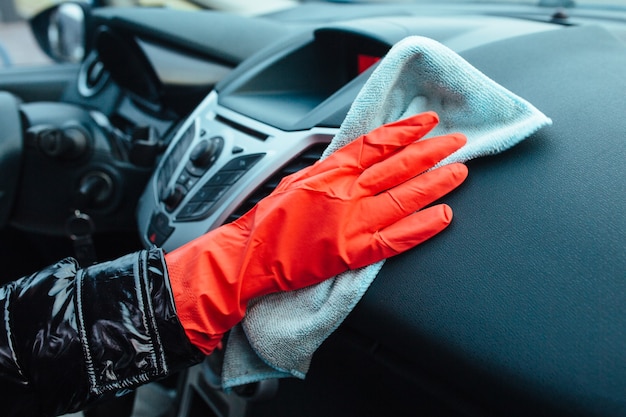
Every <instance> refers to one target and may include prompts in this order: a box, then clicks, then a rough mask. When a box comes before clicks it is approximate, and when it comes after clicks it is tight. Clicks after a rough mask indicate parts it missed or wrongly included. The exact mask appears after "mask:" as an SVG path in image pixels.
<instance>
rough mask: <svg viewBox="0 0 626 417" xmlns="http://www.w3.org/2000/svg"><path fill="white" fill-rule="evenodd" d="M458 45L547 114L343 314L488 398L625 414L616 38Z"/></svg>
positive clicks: (550, 35) (475, 164) (622, 51)
mask: <svg viewBox="0 0 626 417" xmlns="http://www.w3.org/2000/svg"><path fill="white" fill-rule="evenodd" d="M462 55H463V56H464V57H465V58H466V59H467V60H468V61H469V62H470V63H472V64H473V65H475V66H476V67H478V68H479V69H481V70H482V71H483V72H485V73H486V74H487V75H488V76H490V77H491V78H493V79H494V80H495V81H497V82H499V83H501V84H502V85H504V86H506V87H507V88H509V89H510V90H512V91H514V92H516V93H518V94H520V95H522V96H523V97H525V98H526V99H528V100H529V101H530V102H532V103H533V104H535V105H536V106H537V107H538V108H539V109H541V110H542V111H543V112H545V113H546V114H547V115H548V116H549V117H551V118H552V119H553V122H554V125H553V126H552V127H550V128H545V129H543V130H541V131H540V132H538V133H537V134H535V135H533V136H532V137H530V138H529V139H527V140H526V141H524V142H523V143H522V144H520V145H518V146H517V147H515V148H513V149H512V150H509V151H507V152H505V153H504V154H501V155H498V156H494V157H488V158H483V159H480V160H476V161H471V162H470V163H469V168H470V177H469V179H468V181H467V182H466V184H465V185H464V186H463V187H461V189H459V190H458V191H456V192H455V193H453V195H451V196H450V197H449V198H448V199H447V200H448V202H449V204H450V205H451V206H452V207H453V210H454V212H455V216H456V219H455V221H454V222H453V224H452V225H451V227H450V228H449V229H448V230H447V231H445V232H444V233H443V234H442V235H440V236H439V237H437V238H435V239H433V240H431V241H429V242H426V243H425V244H423V245H422V246H420V247H419V248H418V249H417V250H414V251H411V252H409V253H407V254H404V255H401V256H398V257H397V258H394V259H391V260H389V261H388V262H387V263H386V265H385V267H384V268H383V270H382V271H381V273H380V274H379V276H378V277H377V279H376V280H375V282H374V283H373V285H372V287H370V289H369V291H368V293H367V294H366V295H365V297H364V299H363V300H362V302H361V303H360V304H359V305H358V306H357V309H356V310H355V311H354V312H353V314H352V315H351V317H350V318H349V320H348V323H349V325H350V326H351V327H353V328H355V329H358V330H359V331H360V332H362V333H364V334H368V335H370V336H372V337H374V338H376V339H378V340H380V341H382V343H383V344H384V345H386V346H387V347H390V348H391V349H392V350H393V351H395V352H396V353H399V354H400V355H401V356H403V357H405V358H406V359H407V360H408V361H409V362H413V363H415V364H418V366H419V367H420V368H422V369H424V370H427V372H429V373H430V374H431V375H436V378H437V379H440V380H441V381H443V382H442V383H444V384H447V385H451V386H454V387H456V389H458V390H460V392H463V393H465V394H466V395H468V396H473V397H474V399H475V400H477V401H478V402H483V401H484V402H486V403H490V404H491V405H492V406H493V405H494V404H496V408H495V409H496V410H498V407H501V409H500V411H503V410H507V413H511V408H512V407H511V405H512V404H513V405H514V407H513V409H517V410H518V413H519V415H538V414H544V413H545V414H546V415H555V414H564V415H581V416H582V415H585V416H592V415H624V414H626V394H625V393H626V372H625V366H626V349H624V346H625V344H626V321H625V320H626V319H625V317H626V315H624V305H625V303H624V302H625V301H626V250H625V242H626V235H625V231H626V218H625V216H624V211H623V210H624V207H626V177H625V176H624V175H623V169H624V156H625V155H626V141H625V140H624V132H626V121H625V119H624V117H623V116H624V114H623V111H624V91H626V79H625V78H624V77H623V76H622V72H623V68H624V67H625V66H626V47H625V46H624V45H623V44H622V43H621V42H619V41H618V40H617V39H616V38H614V37H613V36H612V35H611V34H609V33H608V32H606V31H604V30H603V29H600V28H597V27H581V28H569V29H566V30H562V31H554V32H545V33H540V34H533V35H528V36H527V37H520V38H515V39H509V40H504V41H501V42H496V43H494V44H491V45H488V46H484V47H479V48H476V49H473V50H470V51H467V52H466V53H463V54H462ZM390 322H393V323H394V326H389V325H388V323H390ZM477 387H480V389H477ZM529 413H530V414H529ZM508 415H511V414H508Z"/></svg>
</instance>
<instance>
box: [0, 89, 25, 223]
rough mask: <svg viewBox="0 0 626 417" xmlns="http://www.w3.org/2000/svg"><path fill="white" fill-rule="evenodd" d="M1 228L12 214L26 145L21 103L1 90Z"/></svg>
mask: <svg viewBox="0 0 626 417" xmlns="http://www.w3.org/2000/svg"><path fill="white" fill-rule="evenodd" d="M0 126H2V131H3V136H2V137H1V138H0V229H3V228H4V227H5V226H6V224H7V222H8V221H9V217H10V214H11V209H12V208H13V203H14V201H15V197H16V194H17V186H18V184H19V178H20V170H21V160H22V151H23V147H24V141H23V134H22V123H21V120H20V113H19V103H18V100H17V99H16V97H15V96H13V95H12V94H10V93H8V92H5V91H0Z"/></svg>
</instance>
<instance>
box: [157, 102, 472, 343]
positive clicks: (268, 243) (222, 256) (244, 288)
mask: <svg viewBox="0 0 626 417" xmlns="http://www.w3.org/2000/svg"><path fill="white" fill-rule="evenodd" d="M437 122H438V118H437V115H436V114H435V113H432V112H429V113H424V114H421V115H417V116H413V117H410V118H408V119H405V120H402V121H398V122H395V123H391V124H388V125H385V126H382V127H380V128H378V129H375V130H374V131H372V132H370V133H368V134H366V135H363V136H361V137H360V138H358V139H357V140H355V141H353V142H351V143H350V144H348V145H346V146H345V147H343V148H341V149H339V150H337V151H336V152H334V153H333V154H331V155H330V156H329V157H328V158H326V159H325V160H323V161H319V162H317V163H316V164H314V165H313V166H310V167H308V168H305V169H303V170H301V171H299V172H297V173H295V174H292V175H290V176H288V177H286V178H285V179H283V181H281V183H280V184H279V185H278V187H277V188H276V190H275V191H274V192H273V193H272V194H271V195H269V196H268V197H266V198H264V199H263V200H262V201H260V202H259V203H258V204H257V205H256V206H255V207H254V208H252V210H250V211H249V212H248V213H246V214H245V215H244V216H242V217H241V218H239V219H238V220H237V221H235V222H233V223H230V224H226V225H224V226H221V227H219V228H217V229H215V230H213V231H211V232H209V233H207V234H205V235H204V236H201V237H199V238H197V239H195V240H193V241H191V242H190V243H188V244H186V245H184V246H182V247H180V248H179V249H176V250H175V251H173V252H171V253H169V254H167V255H166V258H165V259H166V263H167V266H168V270H169V275H170V281H171V285H172V290H173V293H174V300H175V303H176V307H177V314H178V316H179V319H180V321H181V323H182V325H183V327H184V328H185V331H186V334H187V336H188V337H189V339H190V340H191V342H192V343H193V344H194V345H196V346H197V347H198V348H200V349H201V350H202V351H203V352H204V353H207V354H208V353H210V352H211V351H212V350H213V349H214V348H215V346H216V345H217V344H218V343H219V341H220V339H221V337H222V335H223V334H224V333H225V332H226V331H228V330H229V329H230V328H231V327H233V326H234V325H235V324H237V323H238V322H239V321H240V320H241V319H242V318H243V316H244V313H245V309H246V306H247V303H248V301H249V300H251V299H252V298H255V297H259V296H262V295H265V294H269V293H272V292H277V291H289V290H295V289H298V288H303V287H306V286H309V285H312V284H316V283H319V282H321V281H323V280H325V279H328V278H330V277H333V276H335V275H337V274H339V273H341V272H344V271H346V270H348V269H355V268H360V267H363V266H366V265H369V264H372V263H374V262H377V261H380V260H382V259H385V258H388V257H390V256H393V255H396V254H398V253H401V252H403V251H405V250H407V249H410V248H412V247H414V246H415V245H418V244H419V243H421V242H423V241H425V240H426V239H428V238H430V237H432V236H433V235H435V234H437V233H439V232H440V231H441V230H443V229H444V228H445V227H446V226H447V225H448V224H449V223H450V221H451V219H452V211H451V209H450V208H449V207H448V206H447V205H445V204H440V205H436V206H433V207H429V208H426V209H423V210H421V209H422V208H423V207H425V206H426V205H428V204H430V203H432V202H433V201H435V200H437V199H438V198H440V197H441V196H443V195H445V194H446V193H448V192H449V191H451V190H453V189H454V188H456V187H457V186H458V185H459V184H461V183H462V182H463V180H464V179H465V177H466V176H467V168H466V167H465V165H462V164H452V165H447V166H444V167H441V168H437V169H435V170H431V171H427V170H429V169H430V168H432V167H433V166H434V165H435V164H436V163H437V162H439V161H440V160H441V159H443V158H445V157H446V156H448V155H450V154H451V153H452V152H454V151H456V150H457V149H459V148H460V147H462V146H463V145H464V144H465V137H464V136H463V135H461V134H456V135H448V136H442V137H438V138H430V139H424V140H422V141H419V142H415V141H416V140H417V139H420V138H422V137H423V136H424V135H426V134H427V133H428V132H429V131H430V130H431V129H432V128H433V127H434V126H435V125H436V124H437ZM417 210H420V211H417Z"/></svg>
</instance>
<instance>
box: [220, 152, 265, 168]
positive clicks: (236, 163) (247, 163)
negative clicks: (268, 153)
mask: <svg viewBox="0 0 626 417" xmlns="http://www.w3.org/2000/svg"><path fill="white" fill-rule="evenodd" d="M263 156H265V154H264V153H255V154H251V155H244V156H240V157H238V158H233V159H231V160H230V162H228V163H227V164H226V165H224V166H223V167H222V169H221V170H222V171H247V170H249V169H250V168H252V166H253V165H254V164H256V163H257V162H259V160H260V159H261V158H263Z"/></svg>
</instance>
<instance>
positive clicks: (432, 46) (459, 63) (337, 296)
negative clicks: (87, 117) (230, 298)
mask: <svg viewBox="0 0 626 417" xmlns="http://www.w3.org/2000/svg"><path fill="white" fill-rule="evenodd" d="M428 110H433V111H435V112H437V113H438V115H439V118H440V123H439V125H438V126H437V127H436V128H435V129H434V130H433V131H432V132H431V133H430V134H429V136H438V135H444V134H448V133H453V132H461V133H463V134H465V135H466V136H467V145H466V146H464V147H463V148H462V149H460V150H459V151H457V152H456V153H454V154H452V155H451V156H449V157H448V158H447V159H446V160H444V161H442V164H445V163H450V162H464V161H467V160H469V159H472V158H476V157H479V156H483V155H489V154H495V153H498V152H501V151H503V150H505V149H507V148H510V147H511V146H513V145H515V144H516V143H518V142H520V141H521V140H523V139H524V138H526V137H528V136H529V135H531V134H532V133H534V132H535V131H536V130H538V129H539V128H541V127H543V126H546V125H549V124H551V123H552V122H551V120H550V119H549V118H548V117H546V116H545V115H544V114H543V113H541V112H540V111H539V110H537V109H536V108H535V107H534V106H533V105H531V104H530V103H528V102H527V101H526V100H524V99H522V98H520V97H518V96H517V95H515V94H513V93H512V92H510V91H508V90H507V89H505V88H504V87H502V86H501V85H499V84H497V83H496V82H494V81H493V80H491V79H489V78H488V77H487V76H485V75H484V74H483V73H481V72H480V71H478V70H477V69H476V68H474V67H473V66H471V65H470V64H469V63H468V62H467V61H465V60H464V59H463V58H461V57H460V56H459V55H458V54H456V53H455V52H454V51H452V50H450V49H449V48H447V47H446V46H444V45H442V44H440V43H438V42H436V41H434V40H432V39H428V38H424V37H419V36H412V37H408V38H406V39H404V40H402V41H401V42H399V43H398V44H396V45H395V46H394V47H393V48H391V50H390V51H389V53H388V54H387V55H386V56H385V57H384V58H383V59H382V60H381V61H380V62H379V64H378V66H377V67H376V68H375V70H374V71H373V72H372V74H371V76H370V78H369V79H368V80H367V82H366V83H365V85H364V86H363V88H362V90H361V91H360V92H359V94H358V95H357V97H356V99H355V100H354V102H353V104H352V107H351V108H350V110H349V111H348V114H347V115H346V118H345V120H344V121H343V123H342V125H341V127H340V128H339V130H338V132H337V134H336V136H335V137H334V138H333V140H332V142H331V143H330V145H329V146H328V148H327V149H326V151H325V153H324V155H323V156H322V158H324V157H326V156H328V155H330V154H331V153H332V152H334V151H335V150H337V149H339V148H340V147H342V146H343V145H345V144H347V143H349V142H351V141H352V140H354V139H356V138H358V137H359V136H361V135H363V134H365V133H367V132H369V131H371V130H373V129H374V128H376V127H378V126H381V125H383V124H385V123H389V122H393V121H395V120H399V119H402V118H405V117H408V116H410V115H414V114H417V113H422V112H424V111H428ZM303 256H306V254H303ZM382 265H383V262H378V263H376V264H374V265H370V266H367V267H364V268H361V269H358V270H351V271H347V272H345V273H343V274H341V275H338V276H337V277H335V278H333V279H330V280H328V281H325V282H322V283H321V284H318V285H315V286H312V287H307V288H304V289H301V290H297V291H293V292H283V293H275V294H271V295H268V296H264V297H261V298H258V299H255V300H253V301H252V302H251V303H250V305H249V306H248V311H247V315H246V317H245V318H244V320H243V321H242V322H241V324H240V325H238V326H236V327H235V328H233V329H232V331H231V332H230V335H229V338H228V342H227V344H226V350H225V353H224V364H223V369H222V385H223V386H224V388H226V389H228V388H232V387H234V386H238V385H242V384H246V383H251V382H256V381H260V380H263V379H267V378H281V377H291V376H293V377H297V378H304V376H305V375H306V373H307V370H308V368H309V365H310V361H311V358H312V355H313V353H314V352H315V350H316V349H317V348H318V347H319V346H320V345H321V344H322V342H323V341H324V340H325V339H326V338H327V337H328V336H329V335H330V334H331V333H332V332H333V331H334V330H335V329H336V328H337V327H338V326H339V325H340V324H341V323H342V321H343V320H344V319H345V317H346V316H347V315H348V314H349V313H350V311H352V309H353V308H354V307H355V305H356V304H357V302H358V301H359V300H360V299H361V297H362V296H363V295H364V293H365V291H366V290H367V288H368V287H369V285H370V284H371V283H372V281H373V280H374V278H375V277H376V275H377V274H378V272H379V271H380V269H381V267H382Z"/></svg>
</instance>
